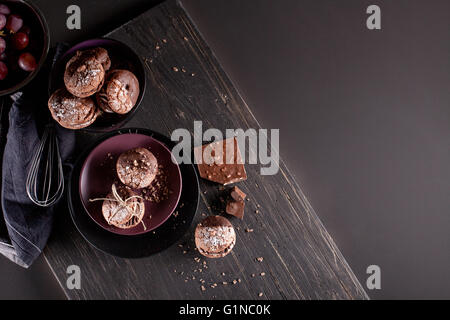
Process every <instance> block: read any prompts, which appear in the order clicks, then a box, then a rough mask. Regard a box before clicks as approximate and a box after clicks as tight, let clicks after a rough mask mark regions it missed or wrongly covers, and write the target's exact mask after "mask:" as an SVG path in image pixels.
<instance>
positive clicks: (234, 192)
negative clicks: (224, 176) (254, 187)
mask: <svg viewBox="0 0 450 320" xmlns="http://www.w3.org/2000/svg"><path fill="white" fill-rule="evenodd" d="M230 196H231V197H232V198H233V199H234V200H235V201H242V200H245V197H247V195H246V194H245V193H244V192H243V191H242V190H241V189H239V188H238V187H233V189H231V193H230Z"/></svg>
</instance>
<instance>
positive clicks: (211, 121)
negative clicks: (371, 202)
mask: <svg viewBox="0 0 450 320" xmlns="http://www.w3.org/2000/svg"><path fill="white" fill-rule="evenodd" d="M109 37H112V38H115V39H118V40H120V41H123V42H125V43H127V44H129V45H130V46H131V47H132V48H134V50H135V51H136V52H137V53H138V54H139V55H140V56H142V58H143V59H144V60H145V61H146V66H147V68H148V70H147V77H148V87H147V92H146V97H145V99H144V101H143V105H142V108H141V110H140V111H139V112H138V113H137V114H136V116H135V117H134V119H133V120H132V121H131V122H130V123H129V124H128V126H129V127H131V126H133V127H146V128H151V129H153V130H156V131H159V132H162V133H164V134H167V135H170V133H171V132H172V131H173V130H174V129H176V128H188V129H189V130H191V131H192V130H193V121H194V120H201V121H203V127H204V128H207V127H214V128H219V129H221V130H225V129H226V128H243V129H244V130H246V129H247V128H256V129H257V128H259V125H258V123H257V121H256V119H255V118H254V117H253V115H252V113H251V111H250V109H249V108H248V106H247V105H246V104H245V102H244V101H243V100H242V99H241V97H240V96H239V93H238V92H237V90H236V89H235V88H234V87H233V85H232V83H231V82H230V80H229V79H228V77H227V76H226V74H225V73H224V71H223V70H222V68H221V67H220V65H219V63H218V62H217V60H216V59H215V57H214V55H213V53H212V52H211V51H210V49H209V48H208V46H207V44H206V43H205V42H204V40H203V39H202V38H201V36H200V34H199V32H198V31H197V30H196V28H195V27H194V25H193V24H192V22H191V21H190V20H189V18H188V17H187V15H186V13H185V12H184V11H183V9H182V8H181V7H179V6H178V4H176V3H175V2H172V1H169V2H166V3H164V4H162V5H160V6H158V7H156V8H154V9H152V10H150V11H148V12H147V13H144V14H143V15H141V16H139V17H138V18H136V19H134V20H133V21H131V22H130V23H128V24H126V25H124V26H122V27H120V28H119V29H117V30H115V31H113V32H112V33H111V34H110V35H109ZM163 39H166V40H167V41H163ZM157 47H159V48H157ZM173 67H177V68H178V70H179V71H178V72H175V71H174V70H173ZM182 69H183V70H186V72H183V71H182ZM192 74H195V75H194V76H192ZM281 136H282V132H281ZM92 138H94V137H93V136H87V135H81V134H80V135H79V139H80V145H83V144H84V142H85V141H87V140H91V139H92ZM246 168H247V173H248V176H249V179H248V180H247V181H245V182H242V183H240V184H239V187H240V188H242V189H243V191H244V192H246V193H247V194H248V195H249V198H250V201H249V202H247V207H246V216H245V219H244V220H243V221H239V220H235V219H233V220H232V222H233V224H234V226H235V228H237V230H236V231H237V243H236V246H235V248H234V250H233V252H232V253H231V254H229V255H228V256H227V257H225V258H223V259H218V260H211V259H208V260H205V259H203V258H201V260H200V262H196V261H195V258H196V257H200V256H199V255H198V254H197V252H196V251H195V250H193V247H194V244H193V229H194V227H195V225H196V224H197V223H198V222H199V220H200V219H201V218H202V214H208V215H209V214H217V213H218V212H217V211H216V210H214V209H212V208H213V207H215V206H216V205H217V202H218V201H217V199H218V193H219V188H218V186H217V185H215V184H212V183H209V182H207V181H204V180H202V181H201V185H200V186H201V190H202V197H201V203H200V207H199V210H198V213H197V216H196V218H195V219H194V223H193V225H192V226H191V232H188V233H187V234H186V235H185V237H184V238H183V239H182V240H181V241H180V242H179V243H178V244H177V245H174V246H172V247H171V248H169V249H168V250H166V251H164V252H162V253H160V254H157V255H154V256H152V257H149V258H145V259H140V260H126V259H120V258H115V257H112V256H109V255H106V254H103V253H102V252H99V251H97V250H95V249H94V248H92V247H90V246H89V245H88V243H86V241H84V240H83V239H82V237H81V236H80V235H79V234H78V233H77V231H76V230H75V228H74V226H73V225H72V223H71V221H69V220H70V218H69V213H68V212H67V209H64V210H62V211H61V212H59V218H58V221H57V224H56V227H55V232H54V234H53V235H52V238H51V240H50V242H49V244H48V246H47V248H46V250H45V257H46V259H47V260H48V262H49V264H50V266H51V267H52V269H53V271H54V273H55V274H56V276H57V278H58V279H59V281H60V283H61V284H62V286H63V288H64V290H65V292H66V294H67V296H68V297H69V298H71V299H90V298H97V299H134V298H136V299H212V298H216V299H267V298H270V299H365V298H367V295H366V293H365V292H364V289H363V288H362V286H361V285H360V283H359V282H358V280H357V279H356V277H355V276H354V274H353V272H352V270H351V269H350V268H349V266H348V265H347V263H346V261H345V259H344V258H343V256H342V254H341V253H340V251H339V250H338V248H337V247H336V245H335V244H334V242H333V240H332V238H331V237H330V235H329V234H328V233H327V231H326V230H325V228H324V227H323V225H322V223H321V222H320V220H319V219H318V217H317V215H316V214H315V212H314V210H313V209H312V208H311V206H310V205H309V203H308V201H307V199H306V198H305V196H304V195H303V193H302V191H301V190H300V188H299V186H298V184H297V183H296V182H295V180H294V178H293V177H292V175H291V174H290V173H289V171H288V169H287V168H286V166H285V165H284V163H283V161H281V163H280V172H279V173H278V174H277V175H275V176H261V175H260V174H259V169H260V168H259V166H257V165H247V167H246ZM258 205H259V206H260V207H257V206H258ZM256 210H259V213H255V211H256ZM246 228H251V229H254V232H252V233H247V232H245V229H246ZM180 244H182V245H183V248H180V247H179V245H180ZM188 246H189V249H187V247H188ZM184 250H187V252H185V253H183V251H184ZM257 257H263V258H264V260H263V261H262V262H257V261H256V258H257ZM203 261H206V266H207V267H205V266H204V265H203ZM72 264H76V265H79V266H80V267H81V271H82V288H81V290H67V289H66V288H65V283H66V278H67V275H66V268H67V266H69V265H72ZM199 269H202V272H200V271H199ZM175 270H176V271H175ZM263 272H264V273H265V276H261V275H260V274H261V273H263ZM222 274H225V275H222ZM252 274H255V277H252ZM194 278H195V279H194ZM200 279H202V280H204V284H203V285H204V286H205V288H206V290H205V291H202V290H201V285H202V284H201V283H200ZM238 279H240V280H239V281H238V282H237V283H236V284H232V282H233V280H238ZM224 281H225V282H228V284H227V285H224V284H222V283H223V282H224ZM215 283H216V284H217V287H215V288H211V285H213V284H215ZM260 292H262V293H263V294H264V295H263V296H262V297H259V293H260Z"/></svg>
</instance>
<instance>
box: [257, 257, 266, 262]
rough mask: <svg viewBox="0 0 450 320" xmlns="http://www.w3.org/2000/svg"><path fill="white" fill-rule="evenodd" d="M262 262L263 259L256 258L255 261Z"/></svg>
mask: <svg viewBox="0 0 450 320" xmlns="http://www.w3.org/2000/svg"><path fill="white" fill-rule="evenodd" d="M263 260H264V258H263V257H259V258H256V261H258V262H263Z"/></svg>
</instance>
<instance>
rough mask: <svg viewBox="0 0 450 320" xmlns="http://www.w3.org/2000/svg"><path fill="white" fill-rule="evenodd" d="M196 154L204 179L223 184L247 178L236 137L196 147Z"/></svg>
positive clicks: (199, 169)
mask: <svg viewBox="0 0 450 320" xmlns="http://www.w3.org/2000/svg"><path fill="white" fill-rule="evenodd" d="M194 155H195V160H196V162H197V167H198V171H199V173H200V176H201V177H202V178H203V179H206V180H210V181H213V182H217V183H220V184H223V185H227V184H231V183H235V182H239V181H244V180H246V179H247V173H246V172H245V167H244V164H243V162H242V157H241V152H240V150H239V145H238V142H237V140H236V138H235V137H233V138H229V139H226V140H223V141H217V142H213V143H210V144H207V145H203V146H199V147H196V148H194Z"/></svg>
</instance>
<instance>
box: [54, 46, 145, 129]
mask: <svg viewBox="0 0 450 320" xmlns="http://www.w3.org/2000/svg"><path fill="white" fill-rule="evenodd" d="M64 85H65V86H64V88H61V89H58V90H56V91H55V92H54V93H53V94H52V95H51V97H50V99H49V101H48V108H49V109H50V112H51V114H52V117H53V119H55V120H56V121H57V122H58V123H59V124H60V125H61V126H63V127H65V128H68V129H81V128H85V127H87V126H89V125H91V124H92V123H93V122H94V121H95V120H96V119H97V117H98V116H99V115H101V114H102V112H108V113H118V114H126V113H128V112H130V111H131V109H133V107H134V106H135V104H136V102H137V99H138V97H139V81H138V79H137V78H136V76H135V75H134V74H133V73H132V72H130V71H128V70H123V69H111V59H110V57H109V54H108V51H107V50H105V49H104V48H93V49H88V50H84V51H77V53H76V54H75V56H73V57H72V58H71V59H70V60H69V61H68V62H67V64H66V68H65V72H64Z"/></svg>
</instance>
